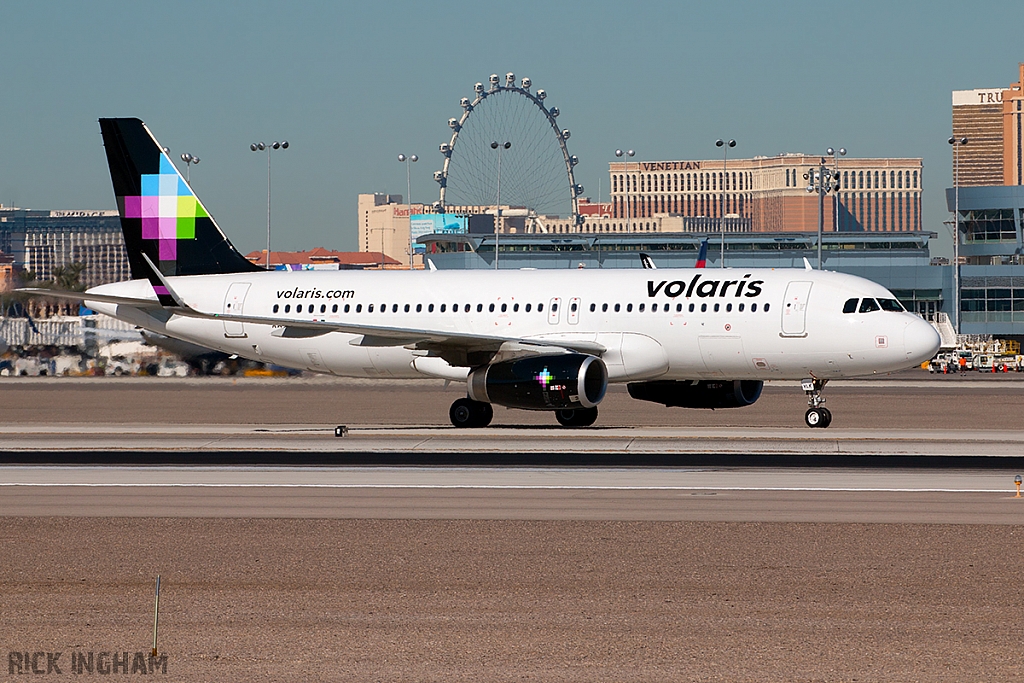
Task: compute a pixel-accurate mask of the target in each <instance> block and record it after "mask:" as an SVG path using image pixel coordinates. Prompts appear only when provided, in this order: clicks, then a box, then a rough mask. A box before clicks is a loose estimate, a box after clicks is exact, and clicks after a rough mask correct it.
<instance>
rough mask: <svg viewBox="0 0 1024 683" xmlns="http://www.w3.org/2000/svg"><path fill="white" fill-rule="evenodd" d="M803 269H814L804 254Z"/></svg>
mask: <svg viewBox="0 0 1024 683" xmlns="http://www.w3.org/2000/svg"><path fill="white" fill-rule="evenodd" d="M804 270H814V268H811V262H810V261H808V260H807V257H806V256H804Z"/></svg>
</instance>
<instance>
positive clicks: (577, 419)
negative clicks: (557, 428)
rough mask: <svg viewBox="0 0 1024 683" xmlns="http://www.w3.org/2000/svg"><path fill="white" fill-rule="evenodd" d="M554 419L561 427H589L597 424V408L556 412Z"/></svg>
mask: <svg viewBox="0 0 1024 683" xmlns="http://www.w3.org/2000/svg"><path fill="white" fill-rule="evenodd" d="M555 419H556V420H558V424H560V425H562V426H563V427H589V426H590V425H592V424H594V423H595V422H597V408H579V409H577V410H556V411H555Z"/></svg>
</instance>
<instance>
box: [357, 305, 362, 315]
mask: <svg viewBox="0 0 1024 683" xmlns="http://www.w3.org/2000/svg"><path fill="white" fill-rule="evenodd" d="M362 312H363V305H362V304H356V313H362Z"/></svg>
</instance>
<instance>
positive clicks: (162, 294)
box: [142, 252, 192, 310]
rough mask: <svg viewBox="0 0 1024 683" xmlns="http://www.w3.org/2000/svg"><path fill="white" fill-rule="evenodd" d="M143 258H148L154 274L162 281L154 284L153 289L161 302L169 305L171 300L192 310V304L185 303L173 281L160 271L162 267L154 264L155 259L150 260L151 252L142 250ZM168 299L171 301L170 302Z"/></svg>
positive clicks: (180, 306) (181, 306)
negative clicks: (175, 288)
mask: <svg viewBox="0 0 1024 683" xmlns="http://www.w3.org/2000/svg"><path fill="white" fill-rule="evenodd" d="M142 258H144V259H145V260H146V263H148V264H149V267H150V268H152V269H153V274H154V275H156V278H157V280H158V281H159V282H160V284H159V285H153V291H154V292H156V296H157V298H158V299H160V303H161V304H162V305H164V306H169V305H170V302H173V303H174V304H175V305H177V306H178V307H179V308H186V309H189V310H191V308H192V307H191V306H189V305H188V304H186V303H185V301H184V300H183V299H182V298H181V297H180V296H178V293H177V292H175V291H174V288H173V287H171V283H170V282H168V281H167V278H166V277H164V274H163V273H161V272H160V269H159V268H157V267H156V266H155V265H153V261H152V260H150V258H149V254H147V253H146V252H142ZM168 299H169V300H170V302H168Z"/></svg>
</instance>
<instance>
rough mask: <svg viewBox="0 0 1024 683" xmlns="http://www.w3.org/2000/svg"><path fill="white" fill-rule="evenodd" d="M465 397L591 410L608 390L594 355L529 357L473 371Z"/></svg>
mask: <svg viewBox="0 0 1024 683" xmlns="http://www.w3.org/2000/svg"><path fill="white" fill-rule="evenodd" d="M468 384H469V397H470V398H471V399H473V400H474V401H484V402H486V403H497V404H498V405H501V406H508V407H509V408H523V409H525V410H577V409H580V408H593V407H595V406H597V404H598V403H600V402H601V399H603V398H604V394H605V391H606V390H607V389H608V370H607V368H605V365H604V361H602V360H601V359H600V358H597V357H596V356H588V355H585V354H581V353H566V354H560V355H552V356H529V357H526V358H519V359H516V360H507V361H501V362H499V363H493V364H491V365H485V366H483V367H480V368H477V369H476V370H474V371H473V372H472V373H470V375H469V379H468Z"/></svg>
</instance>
